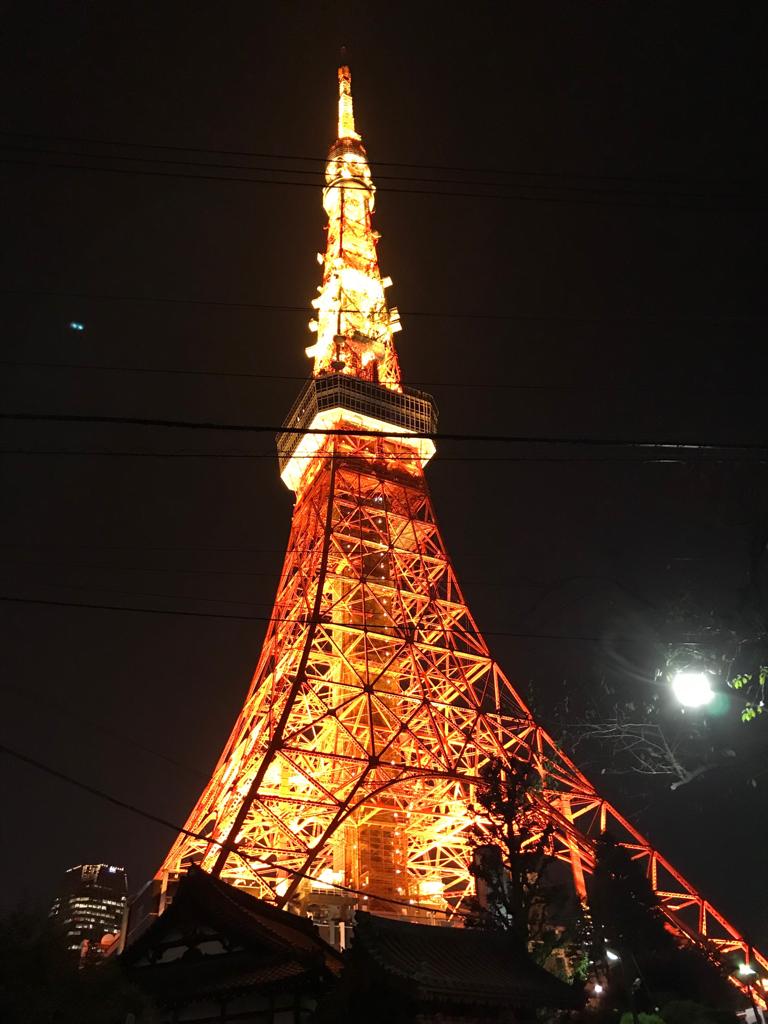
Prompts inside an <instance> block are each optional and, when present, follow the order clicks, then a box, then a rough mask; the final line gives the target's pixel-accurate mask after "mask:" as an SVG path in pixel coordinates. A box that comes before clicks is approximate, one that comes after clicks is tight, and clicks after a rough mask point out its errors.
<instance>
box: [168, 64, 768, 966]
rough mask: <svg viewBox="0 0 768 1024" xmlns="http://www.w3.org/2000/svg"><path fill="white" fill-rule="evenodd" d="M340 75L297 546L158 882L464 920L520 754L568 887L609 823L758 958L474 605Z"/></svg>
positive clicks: (673, 896)
mask: <svg viewBox="0 0 768 1024" xmlns="http://www.w3.org/2000/svg"><path fill="white" fill-rule="evenodd" d="M339 84H340V95H339V139H338V140H337V142H336V143H335V144H334V146H333V147H332V149H331V154H330V157H329V161H328V168H327V182H328V185H327V188H326V189H325V192H324V195H323V201H324V205H325V209H326V211H327V212H328V218H329V226H328V247H327V249H326V253H325V257H324V259H323V283H322V286H321V287H320V289H319V296H318V298H317V299H316V300H315V302H314V304H313V305H314V306H315V308H316V309H317V321H316V335H317V340H316V343H315V345H314V346H313V347H312V349H311V350H310V351H311V353H312V355H313V356H314V359H315V367H314V379H313V381H312V382H311V383H308V385H307V387H306V388H305V389H304V391H303V392H302V395H301V396H300V397H299V400H298V402H297V405H296V407H295V408H294V410H293V411H292V413H291V415H290V416H289V420H288V423H287V424H286V426H287V427H289V428H290V431H291V432H289V433H288V434H287V435H286V437H287V438H288V441H286V442H285V444H286V447H285V449H284V452H283V454H281V465H282V467H283V468H282V475H283V479H284V480H285V482H286V484H287V485H288V486H289V487H290V488H291V489H292V490H294V491H295V492H296V504H295V508H294V512H293V522H292V526H291V534H290V537H289V540H288V550H287V552H286V556H285V562H284V564H283V570H282V574H281V578H280V583H279V585H278V589H277V595H276V598H275V604H274V610H273V615H272V618H271V621H270V623H269V626H268V628H267V632H266V636H265V639H264V644H263V648H262V652H261V657H260V659H259V663H258V665H257V667H256V672H255V675H254V677H253V681H252V683H251V687H250V689H249V691H248V695H247V697H246V699H245V703H244V706H243V708H242V711H241V713H240V716H239V718H238V720H237V722H236V723H235V727H234V729H233V731H232V734H231V736H230V738H229V740H228V742H227V744H226V746H225V748H224V751H223V753H222V755H221V758H220V760H219V763H218V765H217V766H216V768H215V770H214V772H213V775H212V777H211V780H210V782H209V783H208V785H207V787H206V789H205V790H204V792H203V794H202V795H201V797H200V799H199V801H198V803H197V805H196V806H195V808H194V810H193V811H192V813H191V815H190V817H189V819H188V821H187V823H186V832H185V833H182V834H181V835H179V837H178V838H177V840H176V842H175V843H174V845H173V847H172V849H171V850H170V852H169V853H168V855H167V857H166V858H165V861H164V863H163V865H162V868H161V869H160V872H159V874H158V876H159V878H160V879H161V880H162V881H163V882H167V880H168V879H169V878H171V879H172V878H174V877H176V876H177V875H178V874H179V873H180V872H182V871H183V870H184V868H185V865H186V864H188V863H190V862H192V861H194V862H197V863H199V864H201V866H202V867H204V868H205V869H207V870H211V871H214V872H215V873H217V874H219V875H221V877H222V878H224V879H226V880H227V881H229V882H231V883H233V884H235V885H238V886H243V887H246V888H248V889H250V890H252V891H254V892H256V893H257V894H258V895H260V896H263V897H265V898H267V899H271V900H274V901H275V902H277V903H279V904H281V905H282V904H285V903H288V904H289V905H290V906H291V907H293V908H295V909H299V910H301V909H304V910H305V911H306V912H307V913H312V915H313V917H314V918H315V920H318V921H319V920H321V919H322V917H323V915H324V914H327V915H333V914H338V913H340V910H339V907H340V905H341V904H342V903H344V901H346V908H347V909H349V907H350V906H351V905H354V904H356V903H358V902H359V903H360V904H361V905H365V906H366V907H368V908H370V909H374V910H379V911H386V912H390V913H393V912H397V913H402V912H405V913H407V914H408V915H410V916H414V917H418V916H419V915H421V916H422V917H423V916H424V915H427V916H428V915H429V914H430V913H433V911H435V910H436V909H442V910H443V911H445V912H446V913H447V914H449V915H450V914H454V913H455V912H457V911H459V910H461V908H462V905H463V901H464V900H465V899H466V897H467V896H469V895H470V894H471V892H472V888H473V886H472V880H471V876H470V872H469V868H468V865H469V860H470V839H469V837H470V834H471V833H472V832H473V830H474V831H475V833H476V832H477V830H478V829H480V830H481V831H482V829H483V821H482V819H478V818H477V817H476V814H475V811H474V810H473V808H474V807H476V806H477V797H476V793H477V787H478V786H479V785H481V784H482V774H481V773H482V769H483V767H484V766H485V765H487V764H488V762H489V761H490V760H491V759H501V760H502V761H506V762H507V763H508V764H514V763H515V762H518V761H524V762H525V763H526V764H533V765H534V767H535V769H536V771H537V773H538V776H539V783H540V784H539V786H538V787H537V788H536V789H535V790H534V791H533V792H532V793H531V794H530V800H531V802H532V804H533V805H534V813H532V814H531V815H530V816H529V820H530V821H532V822H533V821H536V822H538V824H537V830H539V834H540V831H542V830H544V829H545V828H546V829H547V830H548V831H551V843H552V850H553V852H554V853H555V855H556V856H557V857H558V858H559V859H560V860H561V861H563V862H564V863H565V864H566V865H568V866H569V868H570V869H571V873H572V877H573V880H574V886H575V889H576V892H577V893H578V894H579V896H580V897H582V898H585V897H586V896H587V895H588V884H587V881H586V880H585V876H588V874H589V872H590V871H591V869H592V867H593V863H594V840H595V837H596V836H598V835H600V834H603V833H605V832H610V833H612V834H613V835H614V836H616V837H617V838H618V839H620V840H621V841H622V842H623V843H624V844H625V845H626V846H627V847H628V848H629V849H631V851H632V853H633V857H634V858H635V859H637V860H639V861H641V862H642V863H643V865H644V866H645V868H646V870H647V874H648V877H649V879H650V881H651V884H652V886H653V888H654V890H655V892H656V893H657V895H658V897H659V900H660V902H661V905H662V907H663V908H664V910H665V911H666V913H667V915H668V921H669V925H670V927H671V928H673V929H674V930H675V931H676V933H677V934H683V935H685V936H687V937H688V938H690V939H692V940H694V941H698V942H700V943H701V944H702V945H703V946H705V948H707V949H708V950H709V951H710V952H711V951H712V950H716V951H719V952H720V953H721V954H722V955H723V956H727V955H732V954H733V953H735V952H737V951H741V952H742V955H744V956H747V955H748V956H749V960H750V962H752V960H754V961H755V962H756V963H757V964H758V965H759V966H760V967H761V968H763V970H764V971H768V962H766V961H765V960H764V958H763V957H762V956H761V955H760V954H759V953H757V952H756V951H755V950H753V949H751V947H748V946H747V944H746V943H745V941H744V939H743V938H742V937H741V936H740V935H739V933H738V932H737V931H736V929H735V928H733V926H732V925H730V924H729V923H728V922H727V921H726V920H725V919H724V918H723V917H722V916H721V915H720V914H718V913H717V911H715V909H714V908H713V907H712V906H711V904H709V903H708V902H706V901H705V900H704V899H703V898H702V897H701V896H700V895H699V894H698V893H697V892H696V890H695V889H694V888H693V886H691V885H690V883H688V882H687V881H686V880H685V879H684V878H683V877H682V876H681V875H680V874H679V873H678V872H677V871H675V870H674V869H673V868H672V867H671V865H670V864H669V863H668V862H667V861H665V860H664V859H663V858H662V857H661V855H660V854H658V853H657V852H656V851H655V850H654V849H653V847H652V846H651V845H650V844H649V843H648V841H647V840H646V839H644V838H643V836H641V835H640V833H639V832H637V831H636V830H635V829H634V828H633V827H632V826H631V825H630V824H629V822H628V821H626V820H625V819H624V818H622V817H621V815H620V814H619V813H618V812H617V811H616V810H614V809H613V808H612V807H611V806H610V805H609V804H607V803H606V802H605V801H604V800H603V799H602V798H601V797H600V796H599V794H598V793H597V792H596V791H595V789H594V787H593V786H592V784H591V783H590V782H589V781H588V780H587V779H586V778H585V776H584V775H582V774H581V772H580V771H579V770H578V769H577V768H576V767H575V766H574V765H573V763H572V762H571V761H570V760H569V759H568V758H567V757H566V756H565V755H564V754H563V753H562V751H560V749H559V748H558V747H557V745H556V744H555V743H554V741H553V740H552V739H551V738H550V737H549V736H548V735H547V734H546V733H545V732H544V731H543V730H542V729H541V728H539V727H538V725H537V724H536V723H535V722H534V721H533V719H532V717H531V714H530V712H529V711H528V709H527V708H526V706H525V704H524V703H523V701H522V700H521V698H520V697H519V695H518V694H517V692H516V690H515V688H514V686H513V685H512V683H511V682H510V681H509V680H508V679H507V677H506V676H505V674H504V673H503V671H502V670H501V668H500V667H499V665H498V664H497V663H496V662H495V661H494V659H493V658H492V656H491V654H490V651H489V649H488V646H487V644H486V642H485V640H484V638H483V636H482V635H481V633H480V631H479V629H478V626H477V624H476V622H475V620H474V619H473V618H472V614H471V612H470V610H469V608H468V606H467V602H466V600H465V598H464V595H463V593H462V590H461V588H460V586H459V583H458V580H457V578H456V575H455V573H454V569H453V566H452V563H451V560H450V558H449V556H448V553H447V551H446V548H445V544H444V541H443V537H442V535H441V533H440V529H439V527H438V525H437V519H436V516H435V511H434V508H433V505H432V500H431V497H430V494H429V490H428V487H427V483H426V480H425V477H424V472H423V467H424V464H425V463H426V461H427V460H428V459H429V458H430V456H431V455H432V453H433V452H434V444H433V442H432V441H431V440H430V439H429V438H428V437H424V436H419V435H423V434H430V433H434V430H433V429H432V428H429V427H427V428H425V429H422V428H421V427H418V426H414V424H419V423H429V422H430V420H429V409H430V408H431V406H430V402H429V401H428V399H427V397H425V396H423V395H422V396H421V397H419V393H417V392H413V391H410V390H409V389H405V390H403V388H402V386H401V384H400V372H399V368H398V362H397V355H396V353H395V349H394V346H393V343H392V332H393V330H394V325H395V324H396V323H397V316H396V311H395V310H394V309H393V310H392V311H389V310H388V307H387V305H386V302H385V300H384V289H385V287H387V286H388V285H389V284H390V283H391V282H390V281H389V279H388V278H385V279H384V280H382V278H381V276H380V274H379V269H378V263H377V259H376V250H375V236H374V232H373V231H372V230H371V224H370V215H371V211H372V209H373V195H374V189H373V183H372V181H371V177H370V170H369V168H368V164H367V161H366V156H365V150H364V149H363V146H362V143H361V142H360V140H359V136H358V135H357V134H356V132H355V128H354V118H353V113H352V96H351V85H350V76H349V70H348V69H347V68H342V69H341V70H340V72H339ZM348 377H353V378H356V380H355V381H349V380H347V379H346V378H348ZM341 385H343V387H342V386H341ZM345 389H346V390H345ZM321 391H322V392H323V394H324V395H325V396H326V401H325V405H323V404H322V402H321V398H322V396H321V395H320V392H321ZM329 394H330V395H331V396H332V397H330V398H328V397H327V396H328V395H329ZM337 396H338V397H337ZM311 402H314V403H315V404H314V405H313V404H310V403H311ZM326 406H327V407H326ZM302 424H303V425H302ZM359 429H364V430H366V431H370V432H374V433H373V435H371V434H370V433H367V434H365V435H361V434H355V433H353V432H352V431H354V430H359ZM310 430H320V431H331V430H337V431H340V433H338V434H333V435H329V434H323V433H311V432H309V431H310ZM293 431H297V432H298V433H293ZM347 431H349V433H348V432H347ZM377 432H378V436H377ZM384 435H386V436H384ZM279 443H280V442H279ZM481 514H482V508H481V507H478V515H481ZM482 528H483V524H482V522H481V521H480V522H478V530H482ZM340 886H344V891H343V892H342V890H341V889H340V888H339V887H340ZM350 889H351V890H360V891H362V890H365V893H366V895H363V896H360V897H359V899H358V898H357V897H356V896H355V895H354V893H350V892H349V890H350ZM393 908H396V909H395V910H393Z"/></svg>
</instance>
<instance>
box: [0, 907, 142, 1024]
mask: <svg viewBox="0 0 768 1024" xmlns="http://www.w3.org/2000/svg"><path fill="white" fill-rule="evenodd" d="M141 1011H145V1013H144V1016H142V1018H141V1019H142V1021H147V1022H149V1021H151V1020H152V1016H151V1011H149V1010H148V1008H147V1007H146V1005H145V1002H144V1000H143V998H142V997H141V996H140V995H139V993H138V992H137V991H136V990H135V989H134V988H133V987H132V986H130V985H129V984H128V983H127V982H126V980H125V978H124V977H123V974H122V971H121V969H120V967H119V965H118V964H117V963H115V962H114V961H108V962H106V963H104V964H100V965H98V966H96V967H93V968H90V969H89V970H85V971H80V970H78V968H77V963H76V961H74V960H73V959H72V957H71V956H70V955H69V953H68V952H67V950H66V949H65V948H64V947H63V945H62V943H61V941H60V938H59V936H57V935H56V934H55V933H54V932H53V931H51V930H50V929H49V927H48V923H47V921H46V919H45V918H44V917H42V916H41V915H37V914H33V913H30V912H28V911H25V910H21V909H19V910H15V911H13V912H11V913H10V914H8V915H7V916H5V917H4V918H0V1021H2V1024H124V1022H125V1020H126V1016H127V1015H128V1013H134V1014H136V1015H138V1013H139V1012H141ZM147 1014H149V1016H148V1015H147Z"/></svg>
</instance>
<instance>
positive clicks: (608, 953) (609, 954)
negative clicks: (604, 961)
mask: <svg viewBox="0 0 768 1024" xmlns="http://www.w3.org/2000/svg"><path fill="white" fill-rule="evenodd" d="M605 955H606V956H607V957H608V959H609V960H613V961H616V960H618V959H619V954H618V953H614V952H613V950H612V949H606V951H605Z"/></svg>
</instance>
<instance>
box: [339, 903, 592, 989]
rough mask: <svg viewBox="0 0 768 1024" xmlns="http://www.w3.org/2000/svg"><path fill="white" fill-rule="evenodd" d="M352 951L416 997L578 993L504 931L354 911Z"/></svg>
mask: <svg viewBox="0 0 768 1024" xmlns="http://www.w3.org/2000/svg"><path fill="white" fill-rule="evenodd" d="M354 952H355V954H356V956H357V957H359V956H361V954H364V955H366V956H367V957H368V958H370V960H372V961H374V962H375V963H376V965H377V966H378V967H379V969H380V970H381V971H383V972H384V973H385V974H386V975H387V976H389V977H390V978H392V980H393V981H399V982H400V983H401V984H402V983H405V984H406V985H408V986H409V987H415V989H416V990H417V993H418V997H419V998H420V999H422V1000H424V999H427V1000H440V1001H444V1002H460V1003H473V1004H477V1003H491V1004H496V1005H500V1004H503V1005H508V1006H514V1007H532V1006H535V1007H541V1006H548V1007H561V1008H564V1009H565V1008H578V1007H580V1006H582V1005H583V1003H584V997H583V994H582V991H581V989H580V988H579V987H574V986H571V985H567V984H566V983H565V982H563V981H561V980H560V979H559V978H556V977H555V976H554V975H553V974H550V973H549V972H548V971H546V970H544V968H543V967H539V965H538V964H537V963H535V961H534V960H533V959H532V957H530V956H529V954H528V953H527V952H526V950H525V949H524V948H523V947H522V946H521V945H520V944H519V942H518V941H517V940H516V939H515V938H514V937H513V936H511V935H510V934H508V933H505V932H497V931H489V930H486V929H480V928H449V927H440V926H434V925H422V924H411V923H409V922H405V921H399V920H391V919H388V918H383V917H376V916H375V915H373V914H367V913H364V912H361V911H358V913H357V915H356V925H355V942H354Z"/></svg>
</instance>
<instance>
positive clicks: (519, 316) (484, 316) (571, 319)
mask: <svg viewBox="0 0 768 1024" xmlns="http://www.w3.org/2000/svg"><path fill="white" fill-rule="evenodd" d="M0 295H14V296H19V297H29V298H38V297H40V296H45V297H48V298H64V299H69V298H75V299H93V300H94V301H98V302H153V303H158V304H168V305H185V306H187V305H188V306H210V307H212V308H223V309H248V310H254V311H256V312H260V313H300V314H302V315H304V316H316V315H317V310H316V309H314V307H312V306H309V305H307V306H297V305H289V304H286V303H265V302H235V301H232V300H226V299H188V298H176V297H173V296H162V295H159V296H158V295H109V294H105V293H99V292H83V291H72V290H64V291H55V290H52V289H45V288H33V289H30V288H0ZM341 312H342V313H357V312H359V310H357V309H342V310H341ZM400 312H401V315H402V316H411V317H429V318H433V319H439V320H510V321H515V322H529V321H530V322H534V323H539V322H542V323H551V322H554V323H566V324H570V323H585V324H593V323H594V324H600V323H605V324H611V325H614V324H627V323H639V324H683V325H688V324H691V325H692V324H708V323H725V324H732V323H764V322H765V321H768V314H763V315H758V316H756V317H753V316H744V315H742V314H733V315H708V316H703V317H702V316H693V317H691V316H684V317H669V316H654V315H650V316H648V315H642V316H641V315H639V314H633V315H626V314H624V315H621V316H599V317H597V316H578V315H570V314H557V313H506V312H505V313H502V312H499V311H497V310H488V309H480V310H473V311H469V312H455V311H452V312H444V311H439V310H424V309H403V310H401V311H400ZM290 379H296V378H290ZM301 379H302V380H303V379H306V378H301Z"/></svg>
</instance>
